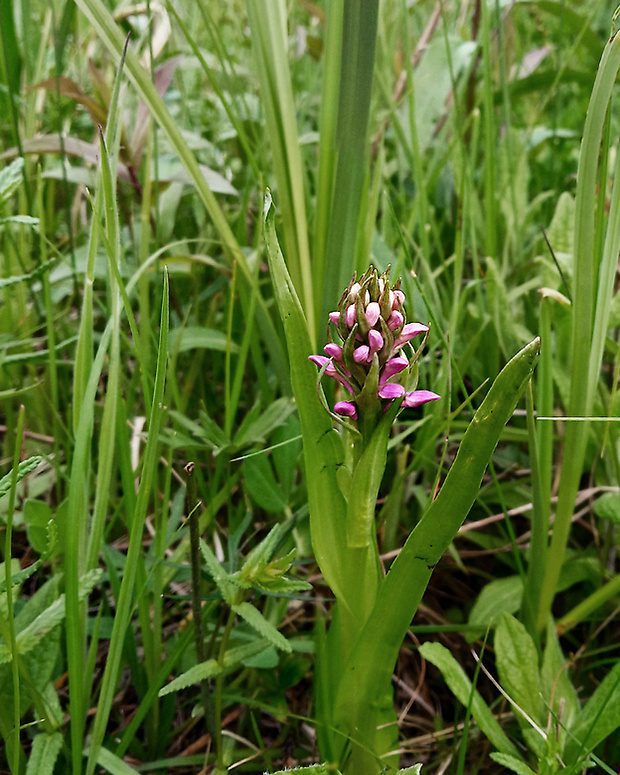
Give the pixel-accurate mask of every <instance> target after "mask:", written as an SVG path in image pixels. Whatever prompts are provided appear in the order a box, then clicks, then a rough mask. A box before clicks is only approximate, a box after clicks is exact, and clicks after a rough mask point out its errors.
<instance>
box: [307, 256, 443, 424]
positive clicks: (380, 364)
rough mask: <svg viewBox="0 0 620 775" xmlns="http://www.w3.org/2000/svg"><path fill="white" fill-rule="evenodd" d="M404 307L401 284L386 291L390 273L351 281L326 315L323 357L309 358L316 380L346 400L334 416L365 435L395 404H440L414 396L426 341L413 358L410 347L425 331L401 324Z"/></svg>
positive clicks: (433, 396) (427, 395) (430, 396)
mask: <svg viewBox="0 0 620 775" xmlns="http://www.w3.org/2000/svg"><path fill="white" fill-rule="evenodd" d="M404 301H405V294H404V293H403V292H402V291H401V289H400V280H398V281H397V282H396V283H395V284H394V286H393V287H392V288H390V285H389V269H388V270H387V271H386V272H384V273H383V274H382V275H381V276H379V275H378V273H377V271H376V270H375V269H374V268H372V267H371V268H370V269H369V270H368V271H367V272H366V273H365V275H364V276H363V277H362V278H361V279H360V281H359V282H358V281H357V280H356V278H355V276H354V277H353V279H352V280H351V282H350V283H349V287H348V288H347V289H346V290H345V292H344V293H343V294H342V298H341V299H340V304H339V305H338V309H337V310H336V311H334V312H330V313H329V320H330V324H331V325H330V326H329V329H328V335H329V342H328V343H327V344H326V345H325V347H324V351H325V353H326V355H311V356H310V360H311V361H313V362H314V363H316V365H317V366H319V367H320V368H321V375H323V374H327V375H328V376H329V377H333V378H334V379H335V380H336V381H337V382H338V383H340V385H342V387H344V389H345V390H346V391H347V392H348V393H349V394H350V398H348V399H347V400H346V401H338V402H337V403H336V404H335V405H334V412H335V413H336V414H338V415H340V416H343V417H350V418H351V419H353V420H357V421H358V422H359V427H360V429H362V431H363V433H364V434H365V435H369V434H370V433H372V430H373V429H374V427H375V425H376V423H377V419H378V418H379V417H380V416H381V415H380V413H381V411H386V410H387V409H388V407H389V406H390V405H391V404H392V403H393V402H394V401H396V400H401V407H402V408H405V407H409V408H414V407H417V406H421V405H422V404H425V403H427V402H428V401H436V400H437V399H438V398H440V396H438V395H437V393H433V392H432V391H430V390H415V386H416V385H417V381H418V368H417V364H418V358H419V355H420V352H421V351H422V349H423V346H424V344H425V343H426V337H425V339H424V342H423V343H422V347H420V349H419V350H418V351H417V352H416V351H415V350H413V348H412V347H411V341H412V340H413V339H414V338H415V337H417V336H419V335H420V334H422V333H424V334H426V335H427V336H428V326H425V325H423V324H422V323H406V322H405V314H404V307H403V303H404ZM334 335H335V336H336V338H337V340H338V341H334ZM405 347H409V348H410V349H411V356H410V357H409V358H407V357H406V356H404V355H403V350H404V349H405Z"/></svg>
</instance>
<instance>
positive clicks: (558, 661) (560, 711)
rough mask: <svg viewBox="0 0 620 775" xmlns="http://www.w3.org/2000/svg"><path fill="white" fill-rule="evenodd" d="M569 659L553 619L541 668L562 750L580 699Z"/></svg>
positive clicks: (542, 679) (544, 694) (542, 687)
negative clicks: (564, 651)
mask: <svg viewBox="0 0 620 775" xmlns="http://www.w3.org/2000/svg"><path fill="white" fill-rule="evenodd" d="M567 667H568V661H567V660H566V659H565V658H564V655H563V654H562V649H561V648H560V641H559V640H558V636H557V633H556V629H555V625H554V622H553V619H551V618H549V623H548V624H547V641H546V646H545V651H544V653H543V661H542V666H541V668H540V682H541V690H542V693H543V697H544V698H545V701H546V703H547V707H548V708H549V709H550V711H551V712H552V713H553V715H554V718H556V719H557V720H558V722H559V724H560V750H562V749H563V748H564V742H565V740H566V727H570V726H571V724H572V723H573V721H574V719H575V717H576V715H577V713H579V700H578V699H577V692H576V691H575V688H574V687H573V684H572V682H571V680H570V677H569V673H568V670H567Z"/></svg>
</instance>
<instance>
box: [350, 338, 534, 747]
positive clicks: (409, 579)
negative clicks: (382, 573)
mask: <svg viewBox="0 0 620 775" xmlns="http://www.w3.org/2000/svg"><path fill="white" fill-rule="evenodd" d="M539 350H540V340H539V339H538V338H537V339H535V340H534V341H533V342H531V343H530V344H528V345H527V346H526V347H524V348H523V350H521V351H520V352H519V353H517V355H515V357H514V358H513V359H512V360H511V361H510V362H509V363H508V364H506V366H505V367H504V369H503V370H502V371H501V373H500V374H499V375H498V377H497V378H496V380H495V382H494V383H493V385H492V387H491V389H490V390H489V392H488V394H487V396H486V397H485V399H484V401H483V402H482V404H481V405H480V407H479V409H478V411H477V412H476V414H475V416H474V418H473V419H472V421H471V423H470V424H469V427H468V429H467V431H466V432H465V435H464V437H463V440H462V442H461V445H460V448H459V451H458V454H457V456H456V459H455V460H454V463H453V464H452V467H451V468H450V471H449V472H448V475H447V476H446V479H445V482H444V484H443V487H442V488H441V490H440V492H439V495H438V496H437V498H436V499H435V500H434V501H433V503H432V504H431V505H430V507H429V508H428V509H427V511H426V513H425V514H424V516H423V517H422V519H421V520H420V522H419V523H418V525H417V526H416V528H415V529H414V530H413V531H412V533H411V535H410V536H409V538H408V539H407V542H406V543H405V546H404V547H403V549H402V551H401V552H400V554H399V556H398V557H397V558H396V560H395V561H394V563H393V564H392V567H391V568H390V570H389V572H388V574H387V576H386V578H385V581H384V583H383V584H382V585H381V588H380V590H379V593H378V595H377V600H376V602H375V605H374V608H373V611H372V613H371V615H370V618H369V620H368V623H367V624H366V626H365V628H364V630H363V631H362V632H361V634H360V635H359V637H358V639H357V642H356V644H355V646H354V648H353V651H352V654H351V657H350V659H349V660H348V663H347V665H346V667H345V670H344V673H343V677H342V681H341V684H340V688H339V692H338V709H337V714H338V717H339V719H340V720H341V721H342V723H343V724H344V725H345V726H346V727H347V728H349V729H351V730H355V734H356V735H358V736H360V737H361V738H362V739H364V740H366V741H367V743H368V745H369V746H371V747H372V740H373V737H374V735H375V734H376V726H377V719H378V718H380V715H381V714H382V713H383V714H385V712H386V708H387V706H388V698H389V697H391V678H392V670H393V667H394V664H395V662H396V658H397V656H398V651H399V649H400V646H401V644H402V642H403V639H404V637H405V635H406V633H407V629H408V627H409V624H410V623H411V620H412V618H413V616H414V614H415V612H416V610H417V607H418V605H419V603H420V601H421V599H422V596H423V594H424V591H425V590H426V587H427V585H428V582H429V579H430V576H431V573H432V571H433V568H434V567H435V565H436V564H437V562H438V561H439V560H440V558H441V556H442V555H443V553H444V552H445V551H446V549H447V548H448V546H449V545H450V543H451V542H452V540H453V539H454V536H455V535H456V533H457V531H458V529H459V528H460V526H461V524H462V523H463V522H464V520H465V518H466V517H467V514H468V513H469V510H470V509H471V507H472V505H473V503H474V501H475V499H476V496H477V494H478V491H479V488H480V483H481V481H482V477H483V475H484V472H485V470H486V467H487V464H488V462H489V459H490V457H491V455H492V454H493V450H494V449H495V446H496V445H497V442H498V441H499V437H500V434H501V432H502V430H503V428H504V426H505V424H506V423H507V422H508V420H509V419H510V417H511V416H512V413H513V411H514V409H515V407H516V405H517V401H518V400H519V398H520V396H521V395H522V393H523V390H524V389H525V385H526V383H527V381H528V380H529V379H530V377H531V375H532V372H533V370H534V367H535V365H536V363H537V360H538V355H539ZM363 697H367V698H368V702H367V703H365V702H363V701H361V700H360V698H363ZM373 708H375V709H376V710H375V711H374V712H373V711H372V709H373ZM362 710H363V713H362Z"/></svg>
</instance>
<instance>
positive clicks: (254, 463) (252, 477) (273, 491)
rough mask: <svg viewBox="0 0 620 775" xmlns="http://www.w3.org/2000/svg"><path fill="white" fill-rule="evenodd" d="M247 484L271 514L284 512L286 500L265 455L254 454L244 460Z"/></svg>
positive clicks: (257, 501) (261, 504) (254, 497)
mask: <svg viewBox="0 0 620 775" xmlns="http://www.w3.org/2000/svg"><path fill="white" fill-rule="evenodd" d="M243 476H244V479H245V485H246V487H247V490H248V492H249V494H250V495H251V496H252V498H253V499H254V501H256V503H257V504H258V505H259V506H260V507H261V508H262V509H265V511H268V512H269V513H270V514H282V513H283V512H284V510H285V509H286V501H285V500H284V495H283V494H282V491H281V490H280V487H279V485H278V483H277V482H276V479H275V476H274V475H273V469H272V467H271V464H270V463H269V460H267V458H266V457H265V455H253V456H252V457H249V458H246V459H245V460H244V461H243Z"/></svg>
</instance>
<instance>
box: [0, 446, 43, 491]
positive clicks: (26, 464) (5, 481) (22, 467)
mask: <svg viewBox="0 0 620 775" xmlns="http://www.w3.org/2000/svg"><path fill="white" fill-rule="evenodd" d="M42 460H43V458H42V457H41V456H40V455H34V456H33V457H29V458H28V459H27V460H23V461H22V462H21V463H20V464H19V466H18V467H17V481H18V482H20V481H21V480H22V479H23V478H24V476H27V475H28V474H29V473H30V472H31V471H34V469H35V468H37V467H38V466H39V463H40V462H41V461H42ZM12 474H13V471H12V470H11V471H9V473H8V474H7V475H6V476H3V477H2V479H0V498H1V497H2V496H3V495H6V494H7V492H9V490H10V489H11V476H12Z"/></svg>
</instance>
